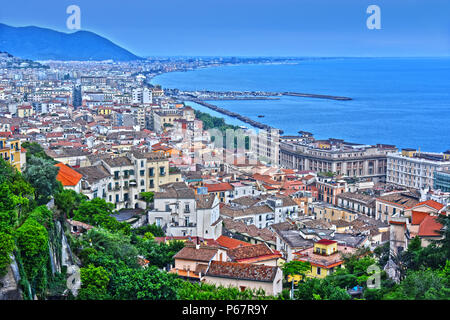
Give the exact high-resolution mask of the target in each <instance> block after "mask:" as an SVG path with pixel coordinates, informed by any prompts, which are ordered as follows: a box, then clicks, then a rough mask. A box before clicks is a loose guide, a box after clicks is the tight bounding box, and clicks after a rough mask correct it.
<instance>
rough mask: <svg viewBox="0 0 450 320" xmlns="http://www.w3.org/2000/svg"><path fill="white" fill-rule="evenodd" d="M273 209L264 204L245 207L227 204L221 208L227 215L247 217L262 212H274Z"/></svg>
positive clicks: (222, 212)
mask: <svg viewBox="0 0 450 320" xmlns="http://www.w3.org/2000/svg"><path fill="white" fill-rule="evenodd" d="M272 212H273V210H272V208H271V207H269V206H268V205H263V206H252V207H249V208H245V209H234V208H232V207H230V206H227V205H225V206H224V207H223V208H221V209H220V214H221V215H225V216H227V217H233V218H237V217H245V216H248V215H255V214H262V213H272Z"/></svg>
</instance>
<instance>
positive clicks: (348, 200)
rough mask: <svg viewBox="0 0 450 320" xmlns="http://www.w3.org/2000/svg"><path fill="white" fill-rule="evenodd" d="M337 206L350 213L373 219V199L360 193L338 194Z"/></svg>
mask: <svg viewBox="0 0 450 320" xmlns="http://www.w3.org/2000/svg"><path fill="white" fill-rule="evenodd" d="M336 198H337V206H338V207H341V208H345V209H347V210H349V211H351V212H355V213H359V214H363V215H367V216H369V217H375V198H374V197H371V196H368V195H366V194H362V193H356V192H344V193H341V194H338V195H337V196H336Z"/></svg>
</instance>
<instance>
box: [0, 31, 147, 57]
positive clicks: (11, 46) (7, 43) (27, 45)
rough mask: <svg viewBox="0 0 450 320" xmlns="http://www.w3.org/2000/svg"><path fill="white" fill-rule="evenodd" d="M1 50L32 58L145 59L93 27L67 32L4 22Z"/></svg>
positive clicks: (1, 32)
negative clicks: (90, 29)
mask: <svg viewBox="0 0 450 320" xmlns="http://www.w3.org/2000/svg"><path fill="white" fill-rule="evenodd" d="M0 51H7V52H9V53H10V54H12V55H14V56H16V57H20V58H22V59H31V60H65V61H67V60H81V61H86V60H93V61H101V60H109V59H111V60H114V61H130V60H137V59H141V58H140V57H138V56H136V55H134V54H133V53H131V52H129V51H128V50H126V49H124V48H121V47H119V46H118V45H116V44H114V43H113V42H111V41H109V40H108V39H105V38H103V37H101V36H99V35H97V34H95V33H92V32H89V31H77V32H74V33H63V32H58V31H54V30H51V29H46V28H39V27H33V26H30V27H11V26H8V25H5V24H1V23H0Z"/></svg>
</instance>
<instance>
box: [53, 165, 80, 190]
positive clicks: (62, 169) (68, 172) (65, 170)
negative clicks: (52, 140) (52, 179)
mask: <svg viewBox="0 0 450 320" xmlns="http://www.w3.org/2000/svg"><path fill="white" fill-rule="evenodd" d="M55 166H56V167H58V168H59V171H58V175H57V176H56V180H58V181H59V182H61V183H62V185H63V186H76V185H77V184H78V182H80V180H81V177H82V175H81V174H80V173H78V172H76V171H75V170H73V169H72V168H69V167H68V166H66V165H65V164H64V163H61V162H60V163H57V164H55Z"/></svg>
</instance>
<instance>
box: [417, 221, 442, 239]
mask: <svg viewBox="0 0 450 320" xmlns="http://www.w3.org/2000/svg"><path fill="white" fill-rule="evenodd" d="M436 218H437V217H436V216H427V217H425V219H423V221H422V223H421V224H420V226H419V236H420V237H434V236H440V235H441V234H440V233H439V232H438V231H439V230H441V229H442V227H443V226H442V224H440V223H439V222H437V221H436Z"/></svg>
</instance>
